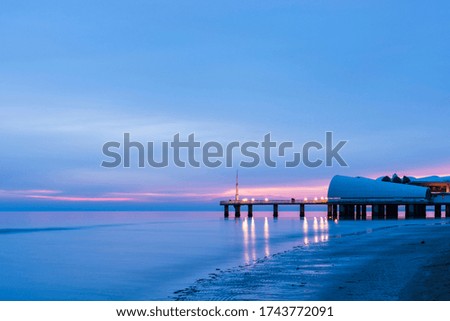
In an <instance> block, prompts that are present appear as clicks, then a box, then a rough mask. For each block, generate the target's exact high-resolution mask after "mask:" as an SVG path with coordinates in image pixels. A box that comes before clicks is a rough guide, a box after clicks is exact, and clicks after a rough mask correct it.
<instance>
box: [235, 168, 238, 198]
mask: <svg viewBox="0 0 450 321" xmlns="http://www.w3.org/2000/svg"><path fill="white" fill-rule="evenodd" d="M234 200H235V201H239V171H238V170H237V171H236V195H235V196H234Z"/></svg>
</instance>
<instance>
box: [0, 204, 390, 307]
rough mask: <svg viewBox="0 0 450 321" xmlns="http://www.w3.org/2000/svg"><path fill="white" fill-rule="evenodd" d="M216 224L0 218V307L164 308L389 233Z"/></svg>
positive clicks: (101, 216) (140, 216) (215, 219)
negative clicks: (202, 282)
mask: <svg viewBox="0 0 450 321" xmlns="http://www.w3.org/2000/svg"><path fill="white" fill-rule="evenodd" d="M222 215H223V214H222V213H221V212H32V213H30V212H0V300H167V299H170V298H171V297H172V295H173V293H174V291H177V290H180V289H183V288H185V287H187V286H189V285H191V284H192V283H193V282H195V281H196V280H197V279H199V278H204V277H207V276H208V275H209V274H210V273H216V272H217V271H219V270H226V269H228V268H232V267H236V266H240V265H246V264H252V262H254V261H256V260H258V259H261V258H264V257H270V256H271V255H273V254H275V253H278V252H282V251H285V250H289V249H291V248H292V247H293V246H298V245H308V244H311V243H320V242H329V240H330V238H332V237H336V236H339V235H340V234H345V233H353V232H358V231H363V230H366V229H368V228H373V227H374V226H377V225H382V224H388V223H386V222H375V221H374V222H339V223H336V222H327V221H326V220H325V219H324V217H325V213H324V212H310V213H308V215H309V217H308V218H307V219H306V220H300V219H299V218H298V216H297V215H298V214H297V213H287V212H280V218H278V219H273V218H272V217H271V213H268V212H267V213H264V212H258V213H256V214H255V218H254V219H247V218H241V219H238V220H235V219H234V218H230V219H224V218H223V216H222Z"/></svg>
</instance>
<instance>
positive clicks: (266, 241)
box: [241, 217, 329, 264]
mask: <svg viewBox="0 0 450 321" xmlns="http://www.w3.org/2000/svg"><path fill="white" fill-rule="evenodd" d="M311 221H312V224H311V223H310V222H311ZM276 222H277V220H276V219H273V220H272V221H271V223H272V224H275V223H276ZM259 223H260V221H257V220H255V219H254V218H244V219H242V222H241V227H242V240H243V258H244V262H245V264H250V263H252V262H254V261H256V260H257V259H258V249H260V248H261V245H262V244H263V245H264V246H263V247H264V256H265V257H269V256H270V255H271V241H272V242H273V240H271V234H270V223H269V219H268V218H267V217H265V218H264V223H263V226H261V225H260V224H259ZM293 224H294V226H295V225H297V224H300V226H301V229H300V230H299V231H298V240H302V239H303V243H304V244H305V245H308V244H310V243H321V242H327V241H328V240H329V223H328V220H327V219H326V218H324V217H314V218H305V219H302V220H301V221H296V220H293ZM261 231H262V233H261Z"/></svg>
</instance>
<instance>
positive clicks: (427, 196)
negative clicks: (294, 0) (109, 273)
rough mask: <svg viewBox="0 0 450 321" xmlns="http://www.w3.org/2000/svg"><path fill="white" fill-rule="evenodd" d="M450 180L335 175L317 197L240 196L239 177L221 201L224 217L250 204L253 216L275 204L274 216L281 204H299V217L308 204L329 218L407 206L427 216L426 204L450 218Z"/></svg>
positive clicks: (374, 214) (388, 212) (375, 215)
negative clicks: (406, 180)
mask: <svg viewBox="0 0 450 321" xmlns="http://www.w3.org/2000/svg"><path fill="white" fill-rule="evenodd" d="M449 191H450V182H446V183H442V182H441V181H439V182H437V183H436V184H435V185H433V182H430V181H426V182H425V183H424V184H423V185H421V181H419V180H416V181H414V182H412V183H411V184H401V183H392V182H386V181H378V180H372V179H368V178H363V177H345V176H335V177H334V178H333V179H332V180H331V182H330V186H329V189H328V197H321V198H317V197H316V198H314V199H311V200H310V199H308V198H303V199H296V198H291V199H287V200H270V199H268V198H265V199H264V200H256V199H254V198H252V199H248V198H244V199H242V200H240V199H239V193H238V181H237V177H236V195H235V199H234V200H231V199H230V200H228V201H221V202H220V205H221V206H223V207H224V217H225V218H228V217H229V216H230V208H232V209H233V211H234V217H236V218H239V217H241V211H242V208H247V215H248V217H253V213H254V207H255V206H268V207H271V208H272V212H273V217H275V218H277V217H278V216H279V210H280V207H281V206H283V207H285V206H290V207H292V206H294V207H297V210H298V213H299V216H300V218H304V217H305V211H306V206H307V205H308V206H311V205H312V206H324V207H326V210H327V218H328V219H329V220H366V219H367V217H368V215H367V213H368V212H369V210H370V213H371V219H372V220H385V219H398V218H399V211H400V210H401V209H403V210H404V213H405V219H425V218H426V217H427V207H432V208H433V211H434V218H437V219H438V218H442V216H443V215H442V214H443V213H442V212H443V211H445V215H444V217H446V218H450V193H449Z"/></svg>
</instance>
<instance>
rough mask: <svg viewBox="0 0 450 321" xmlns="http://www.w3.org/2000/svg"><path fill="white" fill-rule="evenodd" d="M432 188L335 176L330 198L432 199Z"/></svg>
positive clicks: (331, 185)
mask: <svg viewBox="0 0 450 321" xmlns="http://www.w3.org/2000/svg"><path fill="white" fill-rule="evenodd" d="M430 198H431V194H430V189H429V188H427V187H421V186H412V185H405V184H396V183H390V182H382V181H377V180H373V179H369V178H364V177H348V176H340V175H337V176H335V177H333V179H332V180H331V182H330V186H329V188H328V199H423V200H425V199H430Z"/></svg>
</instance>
